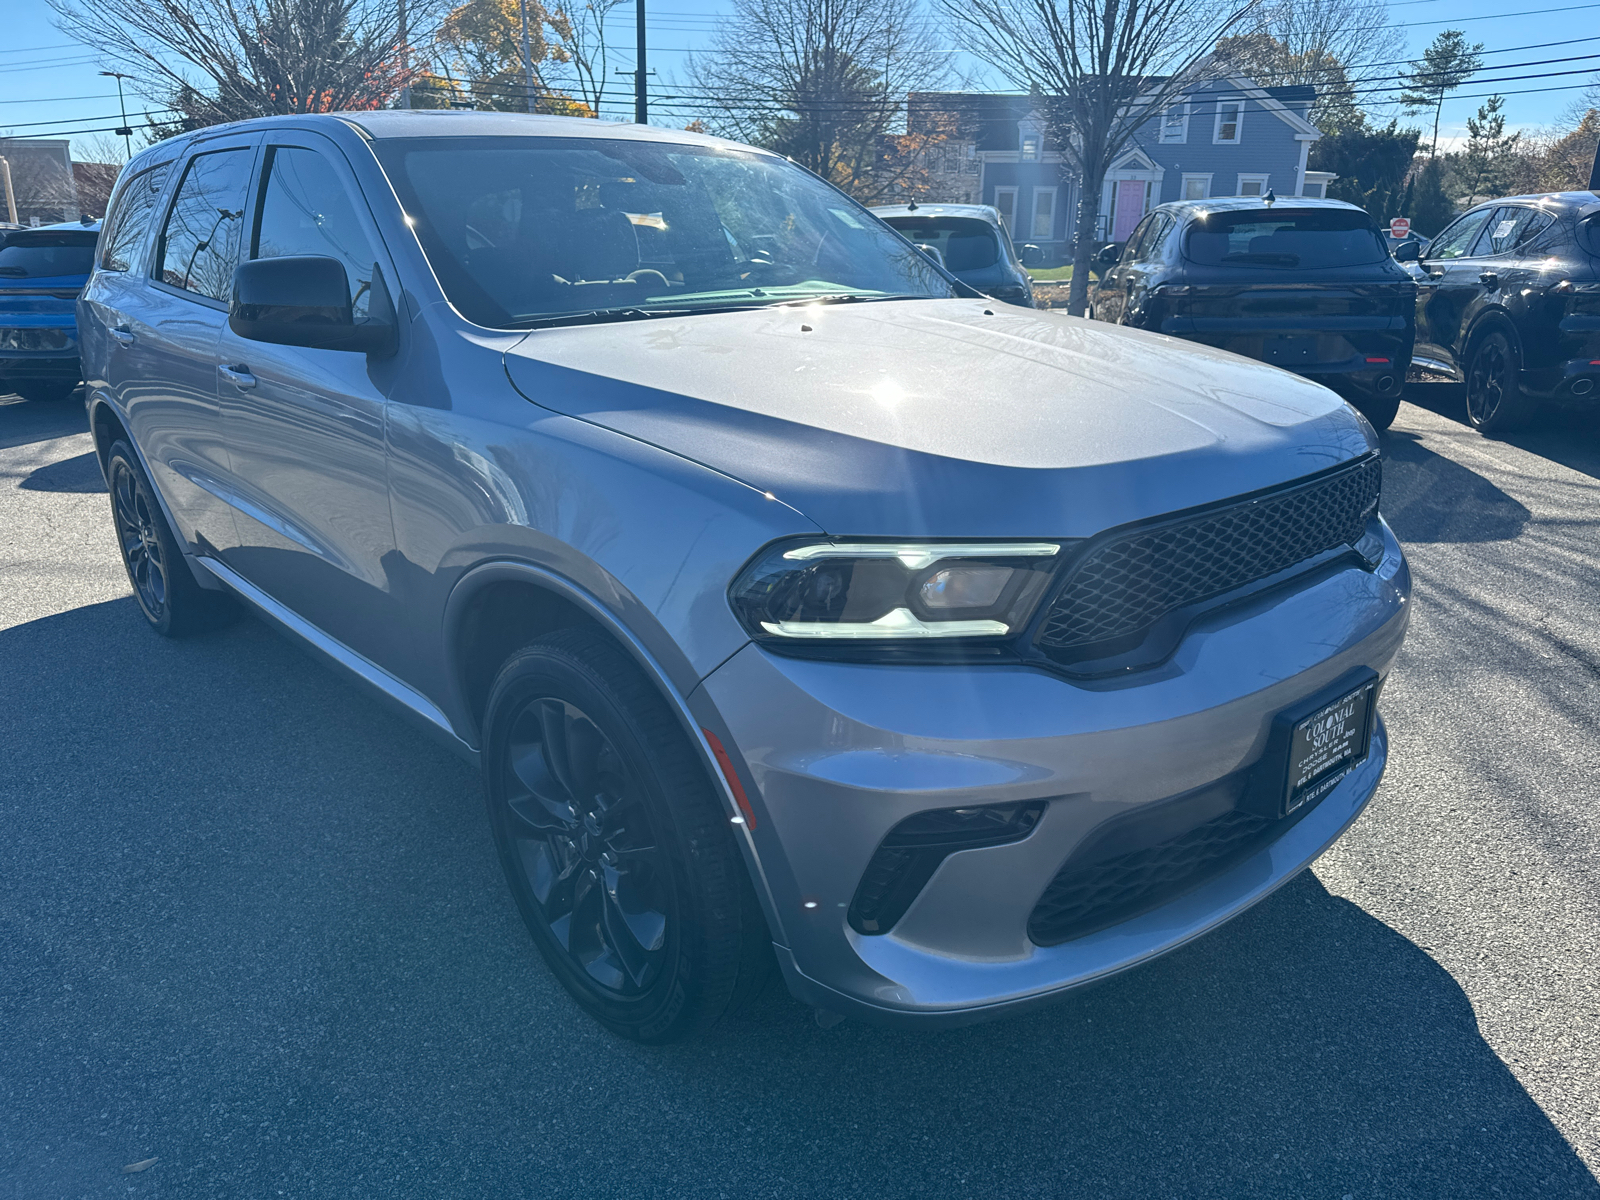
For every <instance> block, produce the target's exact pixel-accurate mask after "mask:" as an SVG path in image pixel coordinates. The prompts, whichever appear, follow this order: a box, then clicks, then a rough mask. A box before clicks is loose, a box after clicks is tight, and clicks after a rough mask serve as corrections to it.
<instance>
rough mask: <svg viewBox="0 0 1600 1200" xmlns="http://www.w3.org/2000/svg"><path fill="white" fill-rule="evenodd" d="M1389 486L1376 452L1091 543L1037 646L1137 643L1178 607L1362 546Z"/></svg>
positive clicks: (1069, 650)
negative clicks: (1384, 489) (1261, 492)
mask: <svg viewBox="0 0 1600 1200" xmlns="http://www.w3.org/2000/svg"><path fill="white" fill-rule="evenodd" d="M1381 488H1382V465H1381V461H1380V460H1379V458H1378V457H1377V456H1376V455H1374V456H1372V457H1371V458H1368V459H1364V460H1362V461H1361V462H1359V463H1356V464H1355V465H1354V466H1350V467H1345V468H1343V469H1341V470H1339V471H1337V472H1335V473H1333V474H1330V475H1325V476H1322V477H1320V478H1318V479H1314V480H1312V481H1311V482H1309V483H1300V484H1294V485H1291V486H1289V487H1286V488H1280V489H1278V490H1276V491H1273V492H1268V493H1266V494H1265V495H1261V496H1256V497H1254V498H1252V499H1249V500H1244V501H1237V502H1233V503H1229V504H1227V505H1224V506H1221V507H1216V508H1211V509H1207V510H1204V511H1201V512H1198V513H1194V514H1191V515H1188V516H1183V517H1178V518H1174V519H1170V520H1165V521H1161V522H1158V523H1154V524H1145V525H1142V526H1138V527H1135V528H1132V529H1129V530H1126V531H1123V532H1118V533H1114V534H1112V535H1110V536H1108V537H1105V538H1103V539H1101V540H1097V541H1095V542H1092V543H1091V544H1090V545H1089V547H1088V549H1087V550H1086V551H1085V552H1084V553H1083V554H1082V556H1081V557H1080V558H1079V559H1078V561H1077V562H1076V563H1074V564H1073V565H1072V567H1071V568H1069V570H1068V573H1067V578H1066V581H1065V582H1064V583H1063V585H1062V587H1061V590H1060V592H1059V593H1057V595H1056V598H1055V600H1054V602H1053V603H1052V604H1051V606H1050V609H1049V612H1048V613H1047V614H1046V616H1045V620H1044V624H1043V626H1042V627H1041V629H1040V631H1039V636H1038V639H1037V641H1038V644H1039V645H1040V646H1041V647H1042V648H1044V649H1045V650H1046V652H1054V656H1056V657H1063V658H1067V659H1070V660H1075V661H1081V660H1084V659H1090V658H1095V657H1100V656H1103V655H1106V654H1114V653H1119V652H1121V651H1122V650H1124V649H1128V648H1131V647H1132V646H1133V645H1136V644H1137V643H1138V640H1139V639H1140V637H1141V636H1142V635H1143V634H1145V633H1146V632H1147V631H1148V630H1149V629H1150V628H1151V626H1153V625H1155V624H1156V623H1157V622H1158V621H1160V620H1161V619H1162V618H1163V617H1165V616H1167V615H1168V614H1170V613H1172V612H1174V611H1176V610H1178V609H1181V608H1185V607H1187V606H1189V605H1192V604H1198V603H1200V602H1202V601H1205V600H1210V599H1213V598H1214V597H1217V596H1220V595H1222V594H1224V593H1225V592H1231V591H1233V590H1234V589H1235V588H1240V587H1244V586H1245V585H1247V584H1250V583H1254V582H1256V581H1257V580H1260V579H1265V578H1266V577H1267V576H1269V575H1275V574H1277V573H1278V572H1279V571H1284V570H1287V569H1288V568H1290V567H1293V566H1295V565H1296V564H1297V563H1302V562H1304V561H1306V560H1307V559H1309V558H1313V557H1315V556H1316V555H1318V554H1321V553H1323V552H1324V551H1327V550H1332V549H1335V548H1337V547H1339V546H1341V545H1345V544H1352V545H1353V544H1354V543H1355V542H1357V541H1358V540H1360V538H1361V535H1362V534H1363V533H1364V532H1365V529H1366V523H1367V520H1368V519H1369V518H1370V517H1371V515H1372V513H1373V512H1375V511H1376V509H1377V504H1378V495H1379V492H1380V490H1381Z"/></svg>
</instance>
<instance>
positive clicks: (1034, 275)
mask: <svg viewBox="0 0 1600 1200" xmlns="http://www.w3.org/2000/svg"><path fill="white" fill-rule="evenodd" d="M1028 278H1029V279H1032V280H1033V281H1034V282H1035V283H1065V282H1066V281H1067V280H1069V279H1071V278H1072V264H1071V263H1068V264H1067V265H1066V266H1064V267H1033V268H1030V269H1029V271H1028Z"/></svg>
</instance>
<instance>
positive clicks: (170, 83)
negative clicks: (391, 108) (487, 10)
mask: <svg viewBox="0 0 1600 1200" xmlns="http://www.w3.org/2000/svg"><path fill="white" fill-rule="evenodd" d="M49 2H50V4H51V6H52V7H53V8H54V9H55V11H56V14H57V19H58V24H59V25H60V26H61V29H62V30H63V32H65V33H67V34H68V35H69V36H71V37H73V38H76V39H77V40H79V41H82V42H84V43H86V44H87V45H89V46H92V47H94V48H95V49H96V50H98V51H100V52H101V53H102V54H104V55H105V56H107V57H108V58H110V59H113V60H114V61H116V62H117V63H118V64H121V65H123V66H125V67H126V69H127V70H128V71H129V73H130V74H131V76H132V77H133V80H134V84H135V87H136V88H137V90H138V91H140V93H141V94H143V95H144V96H146V97H147V98H149V99H150V100H152V101H154V102H155V103H156V104H159V105H164V106H165V110H166V112H167V113H170V114H174V115H172V116H171V118H170V119H167V118H164V117H161V116H157V117H156V118H155V119H154V120H153V122H152V123H153V124H155V125H156V126H157V127H158V128H161V130H162V132H167V131H177V130H181V129H188V128H197V127H200V126H204V125H212V124H216V123H218V122H221V121H232V120H239V119H243V118H246V117H257V116H264V115H267V114H271V113H293V112H327V111H332V110H336V109H362V108H376V107H379V106H381V105H383V104H386V103H389V102H390V101H391V100H392V99H393V97H394V96H396V95H397V94H398V93H399V92H400V90H401V89H402V88H403V87H404V85H405V84H406V83H407V82H408V79H407V74H408V72H409V67H408V65H407V63H406V57H407V56H406V54H405V52H404V50H403V41H404V37H403V35H402V29H401V26H402V24H404V23H406V22H407V21H408V20H409V22H410V32H409V33H408V34H406V35H405V36H412V37H414V36H415V32H416V25H417V21H418V17H419V10H418V7H417V6H415V5H413V6H412V7H411V8H410V10H409V13H408V12H407V9H406V7H405V6H403V5H402V6H399V7H397V6H396V5H394V4H391V3H387V2H385V0H49ZM403 14H405V15H403Z"/></svg>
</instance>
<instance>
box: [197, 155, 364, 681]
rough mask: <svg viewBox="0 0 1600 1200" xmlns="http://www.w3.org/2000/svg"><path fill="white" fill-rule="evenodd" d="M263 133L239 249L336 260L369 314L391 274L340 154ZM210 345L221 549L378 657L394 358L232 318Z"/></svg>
mask: <svg viewBox="0 0 1600 1200" xmlns="http://www.w3.org/2000/svg"><path fill="white" fill-rule="evenodd" d="M266 142H267V144H266V147H265V150H264V152H263V155H262V166H261V173H260V183H259V186H258V188H257V190H256V195H255V197H254V199H253V202H252V204H251V206H250V208H251V214H250V222H249V225H248V226H247V233H246V245H245V256H246V257H247V258H273V257H283V256H291V255H319V256H323V257H331V258H334V259H337V260H338V261H339V262H340V263H341V264H343V266H344V269H345V275H346V278H347V279H348V281H349V285H350V289H351V293H352V296H353V309H354V312H355V316H356V320H357V321H361V320H364V319H365V318H366V317H367V316H368V315H369V313H370V311H371V306H372V304H373V298H374V293H373V287H374V280H375V279H376V278H377V275H375V272H377V271H381V272H382V273H383V276H384V277H385V278H386V279H387V280H391V281H392V280H393V279H394V278H395V274H394V269H393V267H392V266H390V265H389V263H388V259H387V256H386V254H385V252H384V250H383V244H382V242H381V240H380V239H379V237H378V234H377V230H376V229H375V228H374V225H373V222H372V218H371V215H370V213H369V212H368V211H367V207H366V203H365V201H364V200H363V199H362V197H361V192H360V191H359V189H358V188H357V186H356V184H355V181H354V179H353V178H352V177H351V174H350V171H349V167H348V165H347V164H346V163H345V161H344V158H343V156H342V154H341V152H340V151H339V149H338V147H336V146H335V145H334V144H333V143H332V142H330V141H327V140H325V139H324V138H322V137H320V136H318V135H316V134H311V133H301V132H295V133H292V134H289V133H284V134H268V135H267V138H266ZM379 286H380V287H383V286H384V285H382V284H380V285H379ZM218 354H219V361H220V363H221V364H222V365H221V369H220V371H218V372H217V374H218V375H219V376H220V378H219V380H218V387H219V389H220V391H219V394H220V396H221V408H222V425H223V429H224V432H225V436H226V440H227V446H228V455H229V458H230V460H231V462H232V467H233V478H234V485H235V490H236V496H235V501H234V502H235V504H236V506H237V509H238V511H237V514H236V516H235V523H236V525H237V527H238V545H237V546H236V547H235V548H234V549H232V550H231V551H230V552H229V553H228V554H226V555H225V556H224V560H225V561H226V562H227V563H228V564H229V565H230V566H231V567H233V568H234V569H235V570H236V571H238V572H239V574H241V575H243V576H244V577H245V578H246V579H248V580H249V581H250V582H252V583H254V584H255V585H256V586H257V587H259V588H261V589H262V590H263V591H265V592H266V593H267V594H268V595H270V596H272V597H273V598H274V599H276V600H278V601H280V602H281V603H283V604H286V605H288V606H289V607H290V608H292V609H293V610H294V611H295V612H296V613H298V614H299V615H300V616H302V617H304V618H305V619H306V620H308V621H310V622H311V623H312V624H314V625H316V626H317V627H318V628H319V629H322V630H323V631H324V632H326V633H329V634H331V635H332V636H334V637H336V638H338V639H339V640H340V641H341V642H344V643H345V644H346V645H348V646H350V647H352V648H354V649H356V650H358V651H361V652H362V653H365V654H367V655H369V656H370V657H380V658H381V657H383V655H382V654H380V653H379V637H380V636H381V635H380V629H381V627H382V626H383V625H384V622H385V619H386V617H387V614H388V598H389V586H388V580H387V576H386V572H387V570H388V568H389V566H390V565H391V564H390V561H389V556H390V555H391V553H392V552H393V550H394V526H393V523H392V522H391V520H390V517H389V486H388V470H387V463H386V459H385V447H384V410H385V406H386V403H387V401H386V399H385V395H386V393H387V391H388V389H389V385H390V383H391V379H392V374H391V373H392V370H393V364H394V361H395V360H393V359H387V360H373V359H369V358H368V356H367V355H365V354H358V353H352V352H350V351H346V350H318V349H308V348H305V347H300V346H278V345H270V344H268V343H265V342H253V341H247V340H245V339H244V338H241V337H239V336H238V335H237V334H236V333H234V332H233V331H232V330H231V329H227V328H224V329H223V330H222V331H221V334H220V343H219V347H218Z"/></svg>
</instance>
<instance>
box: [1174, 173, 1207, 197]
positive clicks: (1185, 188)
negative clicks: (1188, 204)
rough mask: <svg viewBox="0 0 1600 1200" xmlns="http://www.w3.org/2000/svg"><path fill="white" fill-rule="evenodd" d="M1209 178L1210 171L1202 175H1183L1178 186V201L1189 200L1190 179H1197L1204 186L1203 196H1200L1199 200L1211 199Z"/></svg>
mask: <svg viewBox="0 0 1600 1200" xmlns="http://www.w3.org/2000/svg"><path fill="white" fill-rule="evenodd" d="M1211 178H1212V172H1210V171H1207V172H1205V173H1204V174H1200V173H1195V174H1191V175H1185V176H1184V177H1183V180H1182V181H1181V182H1180V183H1179V184H1178V199H1180V200H1187V199H1188V198H1189V195H1188V193H1189V181H1190V180H1191V179H1198V180H1200V182H1201V183H1203V184H1204V185H1205V188H1204V194H1203V195H1201V196H1200V199H1202V200H1209V199H1211Z"/></svg>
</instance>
